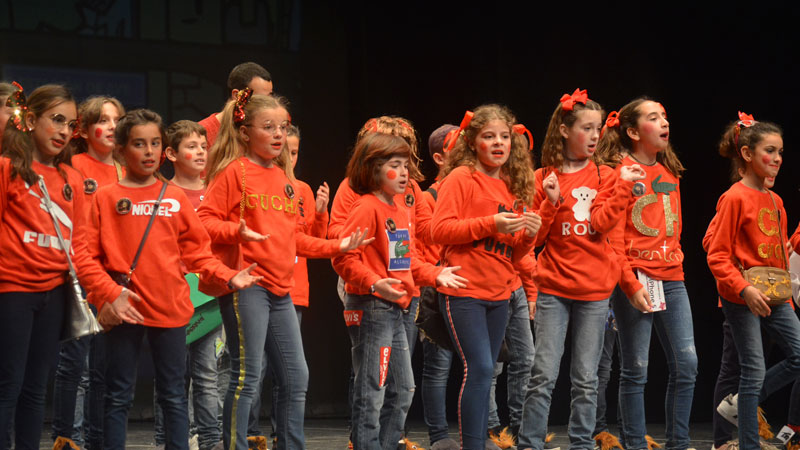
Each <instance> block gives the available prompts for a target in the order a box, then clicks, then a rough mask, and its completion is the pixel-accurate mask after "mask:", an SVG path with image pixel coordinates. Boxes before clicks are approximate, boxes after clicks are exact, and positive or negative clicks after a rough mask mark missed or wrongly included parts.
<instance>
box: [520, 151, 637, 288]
mask: <svg viewBox="0 0 800 450" xmlns="http://www.w3.org/2000/svg"><path fill="white" fill-rule="evenodd" d="M552 170H553V169H552V168H542V169H539V170H537V171H536V176H535V180H536V196H535V197H534V200H533V204H534V205H542V207H544V203H547V204H550V200H548V199H547V196H546V194H545V192H544V189H543V188H542V182H543V180H544V178H545V177H546V176H547V175H548V174H549V173H550V172H551V171H552ZM556 175H557V177H558V184H559V187H560V189H561V201H560V202H559V204H558V211H557V212H556V215H555V217H554V219H553V221H552V222H551V223H548V224H543V226H542V228H540V229H539V233H538V234H537V235H536V245H537V246H540V245H542V244H545V247H544V250H542V252H541V253H540V254H539V260H538V262H539V267H538V271H537V274H536V277H535V281H536V285H537V287H538V288H539V291H541V292H544V293H547V294H551V295H556V296H559V297H565V298H570V299H574V300H584V301H598V300H604V299H607V298H608V297H609V296H610V295H611V292H612V291H613V290H614V287H616V285H617V283H618V281H619V277H620V267H619V264H618V261H617V258H616V254H615V253H614V250H613V248H612V247H611V244H609V242H608V232H609V231H610V230H611V229H613V228H614V226H616V224H617V223H618V222H620V220H621V219H622V216H623V214H624V213H625V207H626V206H627V205H628V202H629V200H630V198H631V188H632V187H633V183H632V182H630V181H625V180H622V179H621V178H619V176H618V175H617V174H616V173H615V172H614V170H613V169H612V168H610V167H608V166H597V165H595V164H594V163H590V164H588V165H587V166H586V167H584V168H583V169H581V170H579V171H577V172H573V173H561V172H559V171H557V172H556ZM634 292H635V291H634Z"/></svg>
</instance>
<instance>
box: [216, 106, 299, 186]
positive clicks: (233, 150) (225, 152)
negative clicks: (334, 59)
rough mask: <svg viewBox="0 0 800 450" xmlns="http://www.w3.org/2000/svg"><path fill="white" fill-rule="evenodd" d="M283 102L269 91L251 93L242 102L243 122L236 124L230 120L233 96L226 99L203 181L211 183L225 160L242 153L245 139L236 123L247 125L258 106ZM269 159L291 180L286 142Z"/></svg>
mask: <svg viewBox="0 0 800 450" xmlns="http://www.w3.org/2000/svg"><path fill="white" fill-rule="evenodd" d="M286 105H287V102H286V100H285V99H283V98H282V97H276V96H273V95H270V96H266V95H258V94H253V95H251V96H250V99H249V100H248V101H247V103H246V104H245V105H244V113H245V119H244V122H242V123H240V124H236V123H235V122H234V109H235V108H236V100H229V101H228V103H226V104H225V108H224V109H223V110H222V118H221V119H220V127H219V134H217V140H216V141H214V145H212V146H211V148H210V149H209V151H208V153H209V157H208V165H207V170H208V172H207V174H206V184H211V181H212V180H213V179H214V177H216V176H217V175H219V173H220V172H222V170H223V169H225V167H227V166H228V164H230V163H232V162H233V161H235V160H237V159H239V158H240V157H242V156H244V155H245V151H246V150H247V142H246V141H245V140H244V138H243V137H242V134H241V133H240V132H239V127H240V126H242V125H250V123H251V122H252V120H253V117H255V115H256V114H257V113H258V111H260V110H262V109H276V108H283V109H287V107H286ZM273 162H274V163H275V164H276V165H277V166H278V167H280V168H281V169H283V171H284V173H286V178H288V179H289V180H291V181H292V182H294V180H295V178H294V170H293V169H292V155H291V154H290V153H289V146H288V145H286V144H284V146H283V148H282V149H281V154H280V155H278V157H277V158H275V159H274V160H273Z"/></svg>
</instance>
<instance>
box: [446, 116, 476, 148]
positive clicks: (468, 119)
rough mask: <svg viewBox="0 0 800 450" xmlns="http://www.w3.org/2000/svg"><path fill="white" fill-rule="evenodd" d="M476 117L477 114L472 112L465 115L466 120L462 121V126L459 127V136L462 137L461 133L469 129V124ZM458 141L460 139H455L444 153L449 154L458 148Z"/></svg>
mask: <svg viewBox="0 0 800 450" xmlns="http://www.w3.org/2000/svg"><path fill="white" fill-rule="evenodd" d="M474 116H475V114H474V113H473V112H472V111H467V112H465V113H464V118H463V119H461V125H459V127H458V135H461V133H463V132H464V130H466V129H467V127H468V126H469V123H470V122H472V118H473V117H474ZM456 141H458V137H456V138H455V139H453V140H451V141H450V144H449V145H448V146H447V148H446V149H445V150H444V151H445V152H449V151H450V150H452V149H453V147H455V146H456Z"/></svg>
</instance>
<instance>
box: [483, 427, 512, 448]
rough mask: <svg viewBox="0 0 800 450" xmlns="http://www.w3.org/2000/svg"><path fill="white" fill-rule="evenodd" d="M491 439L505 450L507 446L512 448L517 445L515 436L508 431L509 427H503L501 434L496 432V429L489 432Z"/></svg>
mask: <svg viewBox="0 0 800 450" xmlns="http://www.w3.org/2000/svg"><path fill="white" fill-rule="evenodd" d="M489 439H491V441H492V442H494V444H495V445H496V446H498V447H500V448H501V449H503V450H505V449H507V448H511V447H513V446H514V445H516V440H515V439H514V436H513V435H512V434H511V433H509V432H508V427H505V428H503V429H502V430H501V431H500V434H497V433H495V432H494V431H490V432H489Z"/></svg>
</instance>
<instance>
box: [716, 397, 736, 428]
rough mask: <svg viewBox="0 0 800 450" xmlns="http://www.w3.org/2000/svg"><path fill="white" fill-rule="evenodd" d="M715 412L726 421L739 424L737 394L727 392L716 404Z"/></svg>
mask: <svg viewBox="0 0 800 450" xmlns="http://www.w3.org/2000/svg"><path fill="white" fill-rule="evenodd" d="M717 413H719V415H720V416H722V417H723V418H724V419H725V420H727V421H728V422H730V423H732V424H734V425H736V426H737V427H738V426H739V394H736V395H733V394H728V395H727V396H726V397H725V398H724V399H722V401H721V402H719V406H717Z"/></svg>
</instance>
